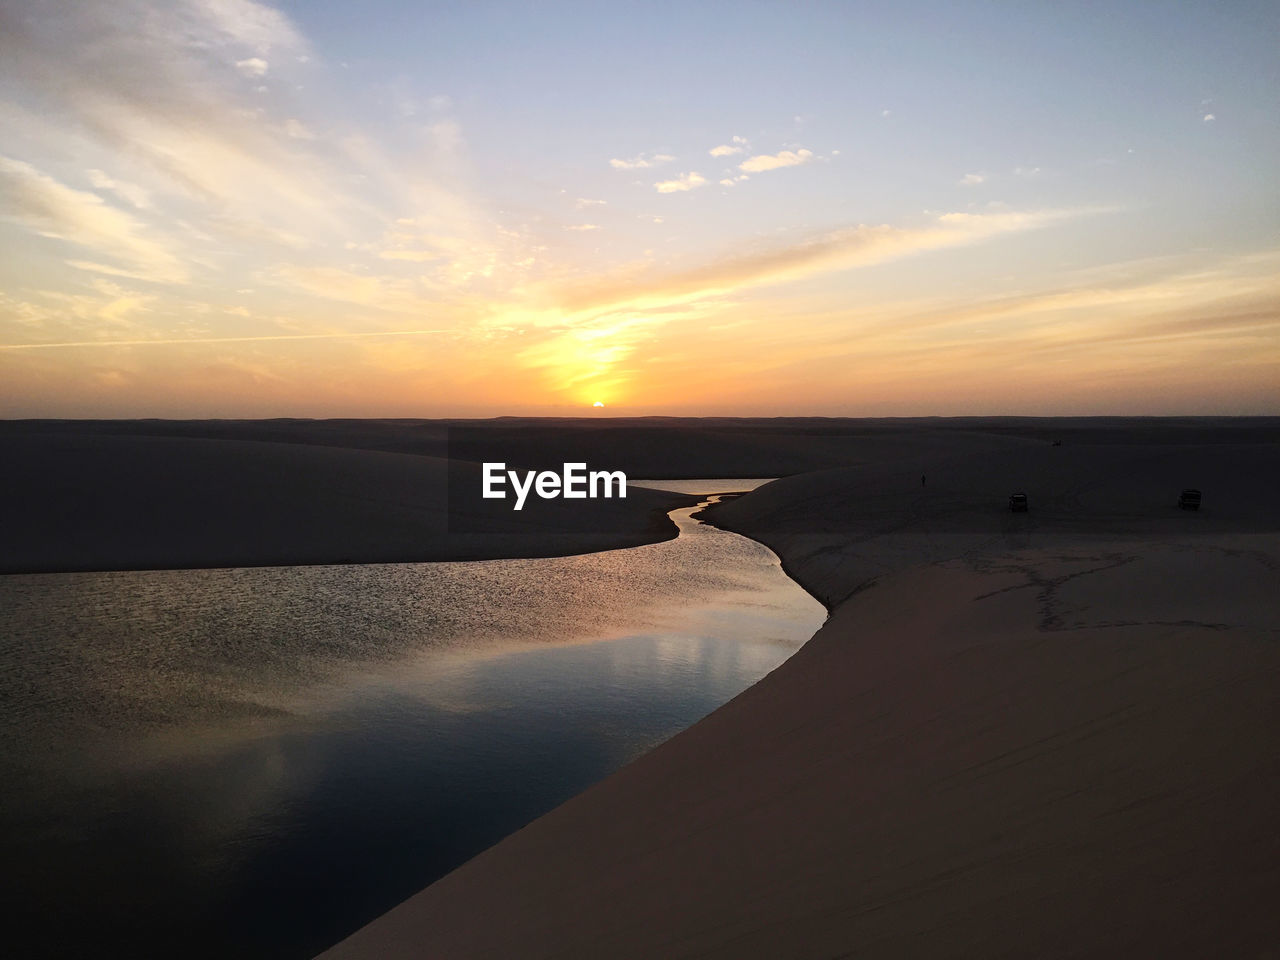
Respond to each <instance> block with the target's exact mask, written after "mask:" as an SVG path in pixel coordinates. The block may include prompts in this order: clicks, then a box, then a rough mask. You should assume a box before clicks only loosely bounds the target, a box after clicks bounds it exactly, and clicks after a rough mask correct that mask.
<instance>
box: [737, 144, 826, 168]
mask: <svg viewBox="0 0 1280 960" xmlns="http://www.w3.org/2000/svg"><path fill="white" fill-rule="evenodd" d="M812 159H813V151H811V150H806V149H804V148H803V147H802V148H800V149H799V150H782V151H780V152H779V153H774V154H768V153H762V154H759V155H758V156H754V157H749V158H748V159H746V160H744V161H742V163H740V164H738V169H739V170H745V171H746V172H747V173H764V172H765V171H766V170H781V169H782V168H783V167H798V166H800V165H801V164H805V163H808V162H809V161H810V160H812Z"/></svg>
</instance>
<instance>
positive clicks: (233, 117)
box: [0, 0, 1280, 418]
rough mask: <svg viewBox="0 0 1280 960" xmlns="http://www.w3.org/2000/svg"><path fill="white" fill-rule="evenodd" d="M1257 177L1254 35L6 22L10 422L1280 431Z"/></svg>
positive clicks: (473, 8) (880, 10) (542, 15)
mask: <svg viewBox="0 0 1280 960" xmlns="http://www.w3.org/2000/svg"><path fill="white" fill-rule="evenodd" d="M1278 174H1280V5H1277V4H1275V3H1273V2H1266V3H1263V2H1259V3H1248V2H1220V3H1218V2H1215V3H1194V2H1187V3H1179V4H1170V3H1142V2H1127V3H1122V4H1100V3H1072V2H1056V3H1038V4H1019V5H1014V4H1006V3H971V2H902V3H859V2H844V3H754V2H749V0H735V2H733V3H718V2H706V3H695V2H685V3H662V2H648V3H635V4H623V3H559V2H554V0H543V2H539V3H487V2H468V3H422V2H407V0H372V2H362V3H359V4H355V3H350V2H341V3H340V2H331V0H306V2H302V0H298V2H287V3H285V2H279V3H276V4H275V5H271V4H268V3H260V2H254V0H110V2H108V0H101V2H94V3H83V2H77V0H44V2H40V0H0V251H3V257H0V417H6V418H14V417H273V416H293V417H328V416H350V417H472V416H494V415H578V414H581V415H584V416H604V415H608V416H632V415H649V414H663V415H690V416H696V415H738V416H795V415H815V416H929V415H941V416H962V415H1000V414H1010V415H1046V416H1048V415H1085V414H1117V415H1124V414H1130V415H1210V414H1280V176H1278ZM597 403H601V404H603V406H602V407H601V406H595V404H597Z"/></svg>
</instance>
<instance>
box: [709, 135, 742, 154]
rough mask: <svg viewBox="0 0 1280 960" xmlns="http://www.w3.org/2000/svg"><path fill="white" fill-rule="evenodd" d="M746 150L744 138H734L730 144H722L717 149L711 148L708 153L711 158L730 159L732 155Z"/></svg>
mask: <svg viewBox="0 0 1280 960" xmlns="http://www.w3.org/2000/svg"><path fill="white" fill-rule="evenodd" d="M746 148H747V139H746V137H734V138H733V141H732V142H731V143H722V144H720V146H718V147H712V148H711V150H710V151H709V152H710V154H711V156H713V157H732V156H733V155H734V154H738V153H742V151H743V150H745V149H746Z"/></svg>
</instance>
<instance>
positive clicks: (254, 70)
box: [236, 57, 270, 77]
mask: <svg viewBox="0 0 1280 960" xmlns="http://www.w3.org/2000/svg"><path fill="white" fill-rule="evenodd" d="M269 68H270V64H268V63H267V61H265V60H263V59H262V58H261V57H249V58H248V59H246V60H237V61H236V69H237V70H239V71H240V72H241V73H242V74H244V75H245V76H246V77H265V76H266V75H267V70H268V69H269Z"/></svg>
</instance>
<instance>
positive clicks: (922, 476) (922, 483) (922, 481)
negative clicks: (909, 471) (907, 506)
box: [920, 473, 924, 487]
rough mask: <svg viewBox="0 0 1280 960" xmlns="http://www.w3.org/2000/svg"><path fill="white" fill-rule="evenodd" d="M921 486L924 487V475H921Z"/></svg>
mask: <svg viewBox="0 0 1280 960" xmlns="http://www.w3.org/2000/svg"><path fill="white" fill-rule="evenodd" d="M920 486H922V487H923V486H924V474H923V473H922V474H920Z"/></svg>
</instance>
